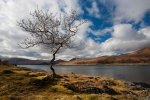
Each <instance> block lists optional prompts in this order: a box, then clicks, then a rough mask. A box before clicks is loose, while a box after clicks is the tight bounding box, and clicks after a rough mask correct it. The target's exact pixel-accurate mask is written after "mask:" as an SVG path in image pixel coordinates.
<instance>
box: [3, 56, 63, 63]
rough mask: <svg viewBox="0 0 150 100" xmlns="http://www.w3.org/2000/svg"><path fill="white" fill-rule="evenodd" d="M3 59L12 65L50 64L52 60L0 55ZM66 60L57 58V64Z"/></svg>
mask: <svg viewBox="0 0 150 100" xmlns="http://www.w3.org/2000/svg"><path fill="white" fill-rule="evenodd" d="M0 59H2V60H6V61H8V62H9V64H12V65H48V64H49V62H50V60H31V59H25V58H4V57H2V56H1V57H0ZM60 62H64V61H63V60H56V61H55V64H57V63H60Z"/></svg>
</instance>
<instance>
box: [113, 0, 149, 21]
mask: <svg viewBox="0 0 150 100" xmlns="http://www.w3.org/2000/svg"><path fill="white" fill-rule="evenodd" d="M112 3H113V2H112ZM114 3H115V5H116V10H115V20H116V21H122V20H127V21H135V22H139V21H141V20H142V18H143V16H144V14H145V13H146V12H147V11H148V10H150V5H149V4H150V0H114Z"/></svg>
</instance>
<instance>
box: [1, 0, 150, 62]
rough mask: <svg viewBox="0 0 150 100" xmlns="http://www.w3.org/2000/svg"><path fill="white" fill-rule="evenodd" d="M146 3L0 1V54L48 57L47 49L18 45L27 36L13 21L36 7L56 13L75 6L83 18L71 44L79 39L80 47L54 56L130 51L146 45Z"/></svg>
mask: <svg viewBox="0 0 150 100" xmlns="http://www.w3.org/2000/svg"><path fill="white" fill-rule="evenodd" d="M149 4H150V0H28V1H27V0H1V1H0V21H1V23H0V35H1V37H0V42H1V45H0V55H1V56H7V57H24V58H30V59H50V57H51V54H49V51H50V50H46V49H43V48H41V47H33V48H30V49H22V48H20V47H18V43H20V42H21V41H23V40H24V38H25V37H27V36H28V35H27V33H26V32H24V31H22V30H21V29H20V28H19V27H18V26H17V23H16V22H17V20H19V19H22V18H27V17H28V15H29V13H30V12H32V11H33V10H34V9H36V8H37V6H38V8H39V9H42V10H45V11H46V10H48V11H49V12H53V13H58V14H64V13H68V12H69V11H70V10H71V9H75V10H76V11H77V12H78V13H81V18H82V19H86V20H87V23H86V24H84V25H83V26H82V27H81V28H80V30H79V31H78V33H77V35H76V37H75V38H76V39H75V43H76V44H77V45H78V44H79V43H80V42H82V47H81V48H75V49H74V48H70V49H66V50H63V51H62V52H60V53H59V54H58V55H57V57H58V58H60V59H71V58H74V57H77V58H80V57H82V58H93V57H98V56H103V55H116V54H121V53H127V52H133V51H134V50H137V49H140V48H143V47H145V46H150V6H149Z"/></svg>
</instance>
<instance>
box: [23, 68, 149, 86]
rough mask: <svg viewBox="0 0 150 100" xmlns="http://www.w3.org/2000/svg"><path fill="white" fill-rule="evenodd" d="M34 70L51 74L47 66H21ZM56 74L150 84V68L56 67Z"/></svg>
mask: <svg viewBox="0 0 150 100" xmlns="http://www.w3.org/2000/svg"><path fill="white" fill-rule="evenodd" d="M21 66H23V67H28V68H32V69H39V70H44V71H47V72H51V71H50V69H49V66H47V65H21ZM54 68H55V70H56V73H71V72H74V73H78V74H87V75H93V76H107V77H112V78H116V79H122V80H127V81H132V82H145V83H149V84H150V65H149V66H142V65H139V66H103V65H101V66H54Z"/></svg>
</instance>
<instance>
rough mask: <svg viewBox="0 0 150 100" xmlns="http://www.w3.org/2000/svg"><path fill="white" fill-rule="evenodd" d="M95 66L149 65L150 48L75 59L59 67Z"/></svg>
mask: <svg viewBox="0 0 150 100" xmlns="http://www.w3.org/2000/svg"><path fill="white" fill-rule="evenodd" d="M97 64H115V65H126V64H150V47H145V48H143V49H141V50H137V51H134V52H131V53H127V54H123V55H114V56H102V57H97V58H90V59H75V60H71V61H68V62H62V63H59V65H97Z"/></svg>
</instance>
